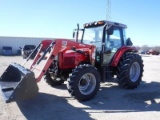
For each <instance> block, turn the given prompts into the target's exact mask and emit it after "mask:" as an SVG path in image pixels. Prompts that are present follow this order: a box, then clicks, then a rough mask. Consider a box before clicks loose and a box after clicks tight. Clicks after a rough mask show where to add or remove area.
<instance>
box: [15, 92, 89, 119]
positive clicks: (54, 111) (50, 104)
mask: <svg viewBox="0 0 160 120" xmlns="http://www.w3.org/2000/svg"><path fill="white" fill-rule="evenodd" d="M17 105H18V106H19V108H20V110H21V112H22V113H23V115H24V116H25V117H26V119H28V120H53V119H54V120H77V119H79V120H84V119H87V120H92V119H91V118H90V117H89V114H88V113H87V112H85V111H83V109H81V108H76V107H74V106H72V105H70V104H68V103H67V100H66V98H63V97H58V96H55V95H51V94H45V93H39V95H38V96H37V97H36V99H33V100H26V101H21V102H17Z"/></svg>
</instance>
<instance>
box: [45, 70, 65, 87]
mask: <svg viewBox="0 0 160 120" xmlns="http://www.w3.org/2000/svg"><path fill="white" fill-rule="evenodd" d="M57 79H59V80H57ZM44 80H45V81H46V82H47V83H48V84H49V85H51V86H52V87H53V86H58V85H61V84H63V83H64V80H62V79H60V78H56V77H55V78H52V77H51V75H50V74H49V73H48V72H47V73H46V75H45V77H44Z"/></svg>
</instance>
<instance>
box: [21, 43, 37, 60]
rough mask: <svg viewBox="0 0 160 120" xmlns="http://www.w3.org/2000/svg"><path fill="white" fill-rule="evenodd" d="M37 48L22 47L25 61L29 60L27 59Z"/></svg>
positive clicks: (32, 46)
mask: <svg viewBox="0 0 160 120" xmlns="http://www.w3.org/2000/svg"><path fill="white" fill-rule="evenodd" d="M35 48H36V46H35V45H24V47H23V48H21V47H20V49H21V54H22V57H23V58H24V59H25V58H27V57H28V56H29V55H30V54H31V53H32V52H33V50H34V49H35ZM35 55H36V53H35V54H33V55H32V56H31V58H34V56H35Z"/></svg>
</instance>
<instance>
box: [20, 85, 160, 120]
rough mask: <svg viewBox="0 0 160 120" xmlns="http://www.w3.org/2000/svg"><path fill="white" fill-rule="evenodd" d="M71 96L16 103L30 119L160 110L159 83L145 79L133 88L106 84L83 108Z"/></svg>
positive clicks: (47, 96) (71, 119)
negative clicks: (75, 105) (71, 100)
mask: <svg viewBox="0 0 160 120" xmlns="http://www.w3.org/2000/svg"><path fill="white" fill-rule="evenodd" d="M64 88H65V85H62V89H64ZM68 99H70V98H65V97H58V96H55V95H52V94H45V93H39V95H38V96H37V97H36V98H35V99H34V100H28V101H25V102H18V103H17V105H18V106H19V108H20V110H21V111H22V113H23V114H24V116H25V117H26V118H27V119H29V120H35V119H38V120H42V119H56V120H57V119H59V120H64V119H65V120H75V119H81V120H83V119H86V120H91V119H92V118H91V117H90V115H91V114H94V113H126V112H147V111H160V83H158V82H151V83H145V82H143V83H142V84H141V85H140V86H139V87H138V88H137V89H134V90H126V89H122V88H120V87H119V86H118V85H115V84H113V85H112V84H105V85H103V86H101V89H100V91H99V92H98V94H97V95H96V96H95V97H94V98H93V99H91V100H89V101H86V102H81V104H82V106H80V107H74V105H71V104H69V103H68V102H67V101H68ZM83 105H86V106H89V107H87V108H86V107H83Z"/></svg>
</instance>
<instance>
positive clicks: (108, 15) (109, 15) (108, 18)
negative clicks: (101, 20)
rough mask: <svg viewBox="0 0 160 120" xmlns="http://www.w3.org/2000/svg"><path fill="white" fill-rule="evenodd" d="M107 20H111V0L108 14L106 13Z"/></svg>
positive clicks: (108, 2)
mask: <svg viewBox="0 0 160 120" xmlns="http://www.w3.org/2000/svg"><path fill="white" fill-rule="evenodd" d="M106 20H107V21H110V20H111V0H107V13H106Z"/></svg>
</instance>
